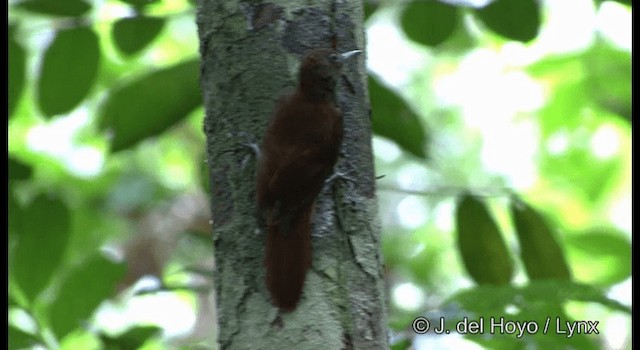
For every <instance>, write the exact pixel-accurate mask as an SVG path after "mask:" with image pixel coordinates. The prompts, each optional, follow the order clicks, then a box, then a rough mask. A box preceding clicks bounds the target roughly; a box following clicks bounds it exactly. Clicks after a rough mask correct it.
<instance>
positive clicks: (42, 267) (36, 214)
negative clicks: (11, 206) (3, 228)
mask: <svg viewBox="0 0 640 350" xmlns="http://www.w3.org/2000/svg"><path fill="white" fill-rule="evenodd" d="M16 209H17V208H16ZM16 214H19V216H18V217H17V218H16V221H17V222H16V224H15V225H14V226H13V227H14V230H15V232H14V237H15V239H16V241H17V243H16V246H15V248H14V249H13V251H12V252H13V256H12V257H10V263H11V269H10V270H9V271H10V272H11V274H12V275H13V277H14V280H15V282H16V283H17V285H18V286H19V288H20V290H21V291H22V292H23V293H24V295H25V297H26V298H27V299H28V300H29V301H30V302H33V301H35V300H36V296H37V295H38V294H39V293H40V292H41V291H42V290H43V289H44V288H45V287H46V286H47V284H48V283H49V281H50V280H51V278H52V276H53V274H54V272H55V271H56V270H57V268H58V266H59V265H60V262H61V261H62V258H63V256H64V252H65V250H66V247H67V241H68V239H69V231H70V230H69V221H70V214H69V210H68V209H67V206H66V205H65V203H64V202H62V201H60V200H57V199H53V198H48V197H46V196H40V197H37V198H36V199H35V200H34V201H33V202H32V203H31V205H29V207H28V208H26V209H23V210H17V211H16Z"/></svg>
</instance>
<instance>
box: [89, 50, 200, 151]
mask: <svg viewBox="0 0 640 350" xmlns="http://www.w3.org/2000/svg"><path fill="white" fill-rule="evenodd" d="M199 69H200V62H199V61H198V60H191V61H187V62H184V63H180V64H177V65H175V66H171V67H168V68H164V69H161V70H158V71H156V72H153V73H151V74H148V75H145V76H143V77H141V78H138V79H136V80H134V81H131V82H128V83H126V84H124V85H121V86H119V87H116V88H114V89H113V90H112V91H111V93H110V94H109V97H108V98H107V101H106V102H105V103H104V105H103V106H102V108H101V110H100V117H99V118H100V126H101V128H102V129H106V130H109V131H110V132H112V133H113V141H112V146H111V147H112V150H113V151H114V152H117V151H120V150H123V149H125V148H128V147H131V146H133V145H134V144H136V143H138V142H140V141H141V140H143V139H145V138H147V137H151V136H155V135H158V134H160V133H162V132H164V131H165V130H167V129H168V128H169V127H170V126H172V125H173V124H175V123H176V122H178V121H179V120H181V119H182V118H184V117H185V116H187V115H188V114H189V113H190V112H191V111H193V110H194V109H195V108H196V107H198V106H199V105H200V104H201V103H202V100H201V98H200V86H199V82H198V77H199Z"/></svg>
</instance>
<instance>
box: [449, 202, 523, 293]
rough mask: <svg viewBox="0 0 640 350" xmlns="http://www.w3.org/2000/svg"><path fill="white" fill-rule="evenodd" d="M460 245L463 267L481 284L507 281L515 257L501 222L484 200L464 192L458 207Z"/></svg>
mask: <svg viewBox="0 0 640 350" xmlns="http://www.w3.org/2000/svg"><path fill="white" fill-rule="evenodd" d="M456 232H457V234H458V249H459V252H460V255H461V257H462V262H463V263H464V267H465V269H466V270H467V272H468V273H469V275H471V277H472V278H473V280H474V281H476V282H477V283H478V284H496V285H497V284H507V283H509V282H510V281H511V277H512V275H513V261H512V260H511V256H510V254H509V251H508V250H507V245H506V243H505V241H504V238H503V237H502V234H501V233H500V230H499V228H498V225H496V223H495V221H494V220H493V218H492V217H491V215H490V214H489V211H488V210H487V208H486V206H485V204H484V203H483V202H481V201H480V200H478V199H477V198H475V197H473V196H471V195H464V196H463V197H462V198H461V199H460V200H459V202H458V207H457V209H456Z"/></svg>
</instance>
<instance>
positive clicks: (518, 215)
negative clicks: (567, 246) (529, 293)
mask: <svg viewBox="0 0 640 350" xmlns="http://www.w3.org/2000/svg"><path fill="white" fill-rule="evenodd" d="M511 216H512V218H513V221H514V224H515V228H516V233H517V236H518V241H519V242H520V256H521V257H522V262H523V263H524V267H525V270H526V272H527V276H529V278H530V279H533V280H545V279H561V280H569V279H570V278H571V272H570V270H569V265H567V260H566V258H565V256H564V252H563V251H562V247H560V244H559V243H558V240H557V239H556V238H555V236H554V234H553V232H552V230H551V228H550V227H549V225H548V224H547V223H546V221H545V220H544V218H543V217H542V215H540V214H539V213H538V212H536V211H535V210H534V209H533V208H531V207H530V206H528V205H527V204H526V203H524V202H523V201H521V200H520V199H519V198H517V197H515V196H514V197H513V198H512V201H511Z"/></svg>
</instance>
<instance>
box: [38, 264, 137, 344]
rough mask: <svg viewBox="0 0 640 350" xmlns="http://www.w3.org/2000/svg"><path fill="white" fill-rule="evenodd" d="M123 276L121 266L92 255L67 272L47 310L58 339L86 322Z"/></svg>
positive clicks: (123, 270) (111, 293)
mask: <svg viewBox="0 0 640 350" xmlns="http://www.w3.org/2000/svg"><path fill="white" fill-rule="evenodd" d="M124 272H125V266H124V264H118V263H114V262H112V261H110V260H108V259H107V258H105V257H103V256H102V255H101V254H100V253H96V254H95V255H94V256H93V257H91V258H90V259H89V260H88V261H86V262H85V263H84V264H82V265H80V266H77V267H76V268H75V269H73V270H72V271H70V273H69V274H68V275H67V278H66V279H65V280H64V281H63V282H62V285H61V287H60V290H59V292H58V294H57V295H56V298H55V300H54V301H53V302H52V304H51V306H50V308H49V321H50V324H51V328H52V330H53V332H54V333H55V334H56V336H57V337H58V338H62V337H64V336H65V335H66V334H67V333H69V332H71V331H72V330H74V329H75V328H77V327H79V326H80V325H81V324H82V321H84V320H87V319H88V318H89V317H91V315H92V314H93V312H94V311H95V309H96V308H97V307H98V305H100V303H101V302H102V301H103V300H104V299H106V298H108V297H110V296H111V295H113V294H114V292H115V286H116V283H117V282H118V281H119V280H120V279H121V278H122V276H123V275H124Z"/></svg>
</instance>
